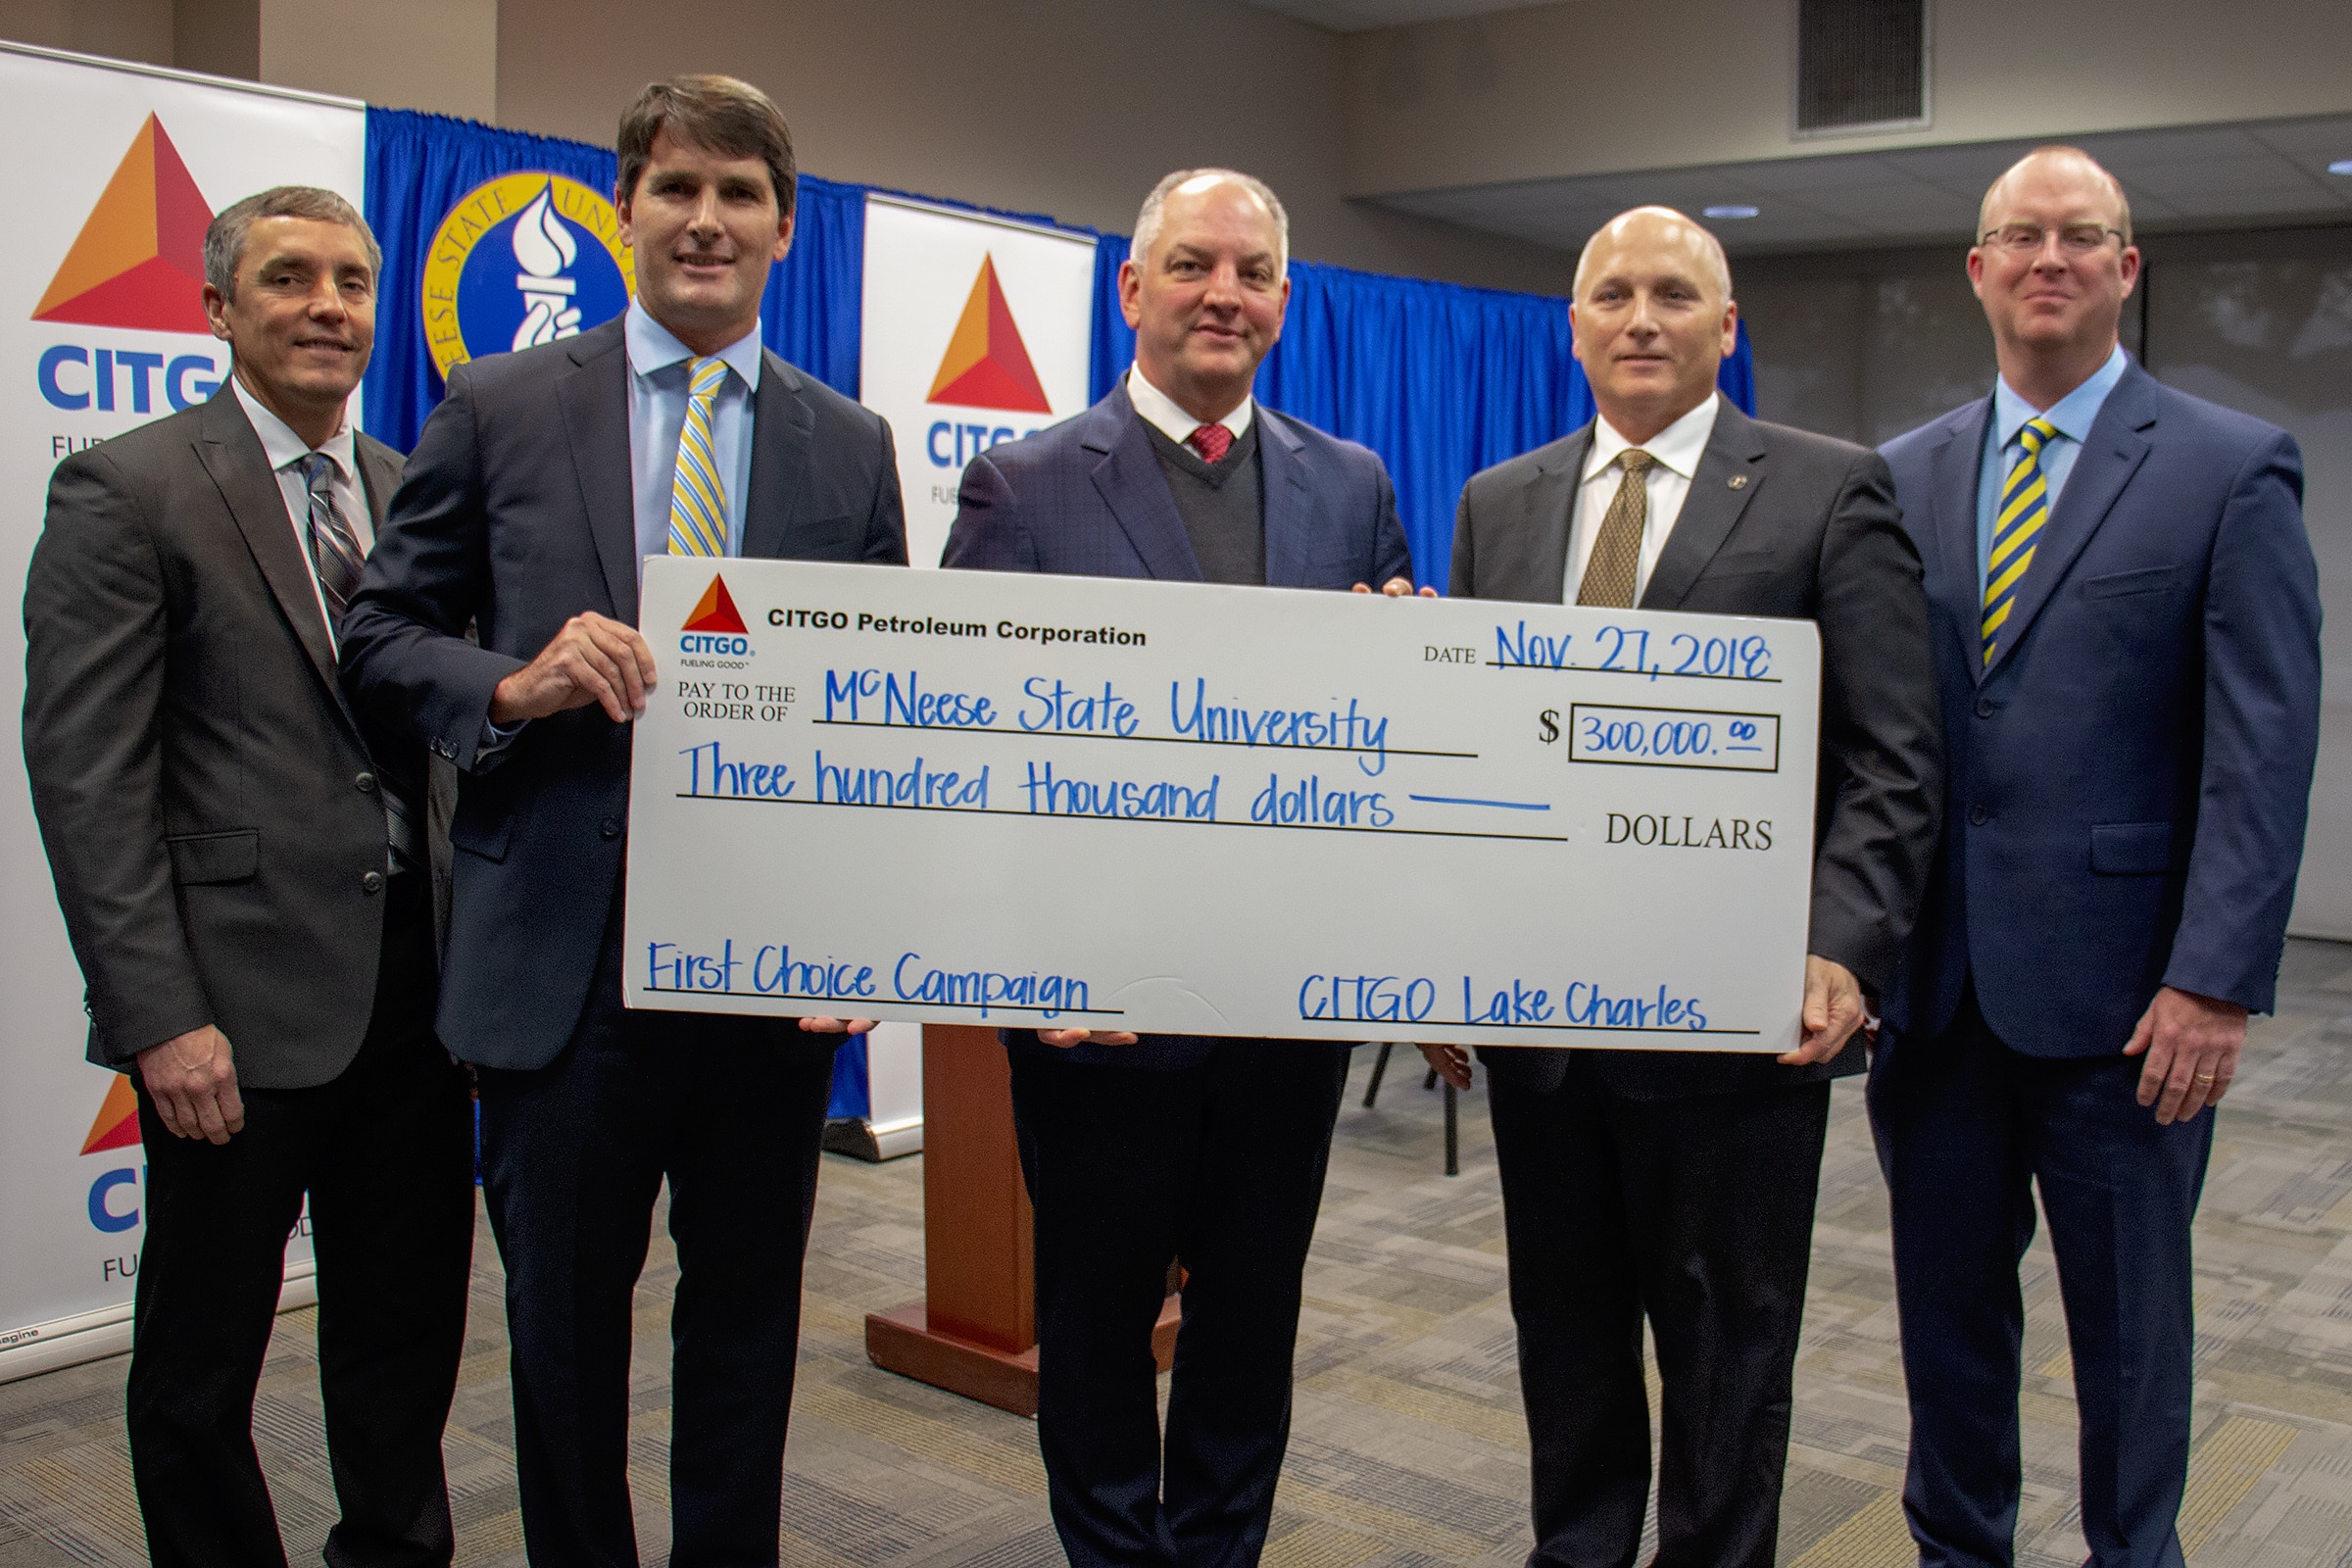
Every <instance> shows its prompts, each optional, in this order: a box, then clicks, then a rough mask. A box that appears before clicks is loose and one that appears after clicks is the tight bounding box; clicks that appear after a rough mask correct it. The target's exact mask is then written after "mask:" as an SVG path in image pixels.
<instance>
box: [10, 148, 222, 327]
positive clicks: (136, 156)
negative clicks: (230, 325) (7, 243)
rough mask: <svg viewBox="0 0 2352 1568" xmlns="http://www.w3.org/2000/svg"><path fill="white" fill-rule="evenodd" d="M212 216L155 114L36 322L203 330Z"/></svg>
mask: <svg viewBox="0 0 2352 1568" xmlns="http://www.w3.org/2000/svg"><path fill="white" fill-rule="evenodd" d="M212 221H213V210H212V208H210V207H209V206H207V205H206V204H205V200H204V193H203V192H202V191H200V190H198V189H197V188H196V181H195V180H194V179H193V178H191V177H190V176H189V174H188V166H187V165H185V164H183V163H181V162H180V161H179V151H178V149H177V148H175V147H173V146H172V138H171V137H170V136H168V135H166V134H164V126H163V123H162V122H161V121H159V120H157V119H156V118H155V116H153V115H149V116H148V117H147V123H145V124H143V125H141V126H140V127H139V133H138V134H137V135H136V136H134V137H132V138H131V141H130V151H128V152H126V153H124V154H123V162H121V163H120V164H117V165H116V166H115V174H114V177H113V178H112V179H110V180H108V181H107V182H106V189H105V190H104V191H102V192H100V193H99V196H98V205H97V206H95V207H93V208H91V209H90V216H89V217H88V218H87V219H85V220H84V221H82V225H81V232H80V233H79V234H78V235H76V236H75V237H74V240H73V249H72V250H69V251H67V252H66V259H65V261H64V262H63V263H61V264H60V265H59V267H58V269H57V275H56V276H55V277H53V278H51V279H50V280H49V289H48V292H47V293H45V294H43V295H42V296H41V303H40V304H38V305H36V306H34V307H33V309H32V319H34V320H36V321H77V322H80V323H81V324H82V325H85V326H122V327H129V328H131V329H133V330H136V331H146V332H205V331H210V330H211V327H210V325H209V324H208V323H207V322H206V320H205V316H204V230H205V227H206V225H208V224H209V223H211V222H212Z"/></svg>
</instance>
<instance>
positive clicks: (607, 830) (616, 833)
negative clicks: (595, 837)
mask: <svg viewBox="0 0 2352 1568" xmlns="http://www.w3.org/2000/svg"><path fill="white" fill-rule="evenodd" d="M596 830H597V831H598V832H599V833H602V834H603V835H604V836H605V837H607V838H609V839H616V838H618V837H620V818H619V817H617V816H608V817H606V818H605V819H604V820H603V821H602V822H599V823H597V824H596Z"/></svg>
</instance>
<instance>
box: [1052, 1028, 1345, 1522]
mask: <svg viewBox="0 0 2352 1568" xmlns="http://www.w3.org/2000/svg"><path fill="white" fill-rule="evenodd" d="M1007 1049H1008V1050H1009V1051H1010V1053H1011V1057H1012V1103H1013V1112H1014V1116H1015V1118H1016V1120H1017V1121H1018V1123H1019V1129H1020V1135H1021V1142H1022V1154H1023V1163H1024V1166H1025V1167H1026V1168H1025V1174H1026V1175H1027V1176H1028V1178H1029V1189H1030V1197H1031V1200H1032V1201H1033V1202H1034V1204H1035V1206H1036V1209H1037V1340H1038V1410H1037V1440H1038V1446H1039V1449H1040V1450H1041V1452H1042V1454H1043V1457H1044V1459H1045V1466H1046V1485H1047V1490H1048V1499H1049V1501H1050V1503H1051V1504H1052V1508H1053V1514H1054V1529H1055V1530H1056V1531H1057V1532H1058V1533H1059V1535H1060V1537H1061V1544H1062V1549H1063V1550H1064V1551H1065V1552H1067V1553H1068V1555H1069V1559H1070V1561H1071V1563H1072V1564H1074V1565H1076V1568H1109V1565H1113V1564H1116V1565H1119V1568H1135V1565H1139V1564H1171V1565H1174V1564H1181V1565H1182V1568H1250V1564H1253V1563H1255V1562H1256V1561H1257V1558H1258V1553H1259V1552H1260V1551H1262V1550H1263V1549H1264V1547H1265V1543H1266V1526H1267V1522H1268V1520H1269V1519H1270V1518H1271V1517H1272V1514H1273V1510H1274V1484H1275V1482H1276V1480H1277V1479H1279V1477H1280V1475H1281V1473H1282V1456H1283V1450H1284V1449H1285V1447H1287V1446H1288V1445H1289V1442H1290V1431H1291V1358H1292V1353H1293V1349H1294V1348H1295V1346H1296V1344H1297V1341H1298V1337H1299V1292H1300V1278H1301V1275H1302V1274H1303V1272H1304V1270H1305V1267H1306V1250H1307V1244H1308V1243H1309V1242H1310V1241H1311V1240H1312V1239H1313V1237H1314V1231H1315V1211H1316V1209H1317V1208H1318V1207H1319V1206H1320V1204H1321V1203H1322V1200H1323V1173H1324V1168H1325V1166H1326V1164H1327V1163H1328V1162H1329V1159H1330V1154H1331V1130H1332V1124H1333V1122H1334V1121H1335V1120H1336V1119H1337V1118H1338V1116H1339V1109H1340V1092H1341V1088H1342V1085H1343V1084H1344V1082H1345V1079H1346V1073H1347V1061H1348V1050H1347V1048H1346V1047H1345V1046H1335V1045H1330V1044H1326V1043H1321V1042H1311V1041H1295V1040H1276V1041H1266V1040H1224V1041H1215V1042H1211V1043H1210V1044H1209V1045H1208V1046H1207V1047H1206V1048H1205V1050H1206V1058H1207V1059H1206V1060H1205V1062H1203V1063H1202V1064H1201V1065H1197V1066H1190V1067H1178V1068H1174V1069H1171V1070H1165V1071H1161V1070H1152V1069H1144V1068H1134V1067H1125V1066H1114V1065H1101V1064H1094V1063H1086V1062H1076V1061H1069V1060H1057V1059H1054V1054H1053V1051H1054V1048H1052V1047H1050V1046H1043V1045H1040V1044H1038V1042H1037V1041H1036V1039H1035V1038H1034V1037H1032V1036H1028V1035H1026V1034H1020V1035H1013V1036H1011V1037H1010V1038H1009V1039H1008V1042H1007ZM1171 1261H1179V1262H1181V1263H1182V1264H1183V1265H1184V1267H1185V1268H1186V1270H1188V1271H1189V1277H1188V1278H1187V1279H1186V1281H1185V1286H1184V1326H1183V1327H1182V1328H1181V1329H1180V1330H1179V1331H1178V1332H1177V1336H1176V1366H1175V1376H1174V1378H1173V1380H1172V1382H1171V1385H1170V1387H1169V1391H1168V1424H1167V1437H1166V1442H1165V1446H1164V1449H1163V1446H1162V1442H1161V1437H1160V1430H1159V1410H1158V1403H1157V1375H1158V1374H1157V1372H1156V1370H1155V1368H1154V1367H1153V1365H1152V1324H1153V1322H1154V1321H1156V1319H1157V1318H1158V1315H1159V1308H1160V1303H1161V1301H1162V1300H1163V1299H1165V1297H1166V1294H1167V1280H1168V1265H1169V1263H1170V1262H1171Z"/></svg>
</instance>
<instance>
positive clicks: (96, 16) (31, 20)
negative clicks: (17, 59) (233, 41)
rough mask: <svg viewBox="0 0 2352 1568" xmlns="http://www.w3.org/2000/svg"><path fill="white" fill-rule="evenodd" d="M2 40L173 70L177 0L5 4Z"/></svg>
mask: <svg viewBox="0 0 2352 1568" xmlns="http://www.w3.org/2000/svg"><path fill="white" fill-rule="evenodd" d="M0 38H13V39H15V40H16V41H18V42H19V43H30V44H38V45H40V46H41V47H42V48H44V49H71V50H73V51H74V52H75V53H77V54H85V55H107V56H110V57H112V58H113V59H116V60H137V61H143V62H144V63H146V64H148V65H151V66H168V65H171V64H172V0H100V3H93V0H0Z"/></svg>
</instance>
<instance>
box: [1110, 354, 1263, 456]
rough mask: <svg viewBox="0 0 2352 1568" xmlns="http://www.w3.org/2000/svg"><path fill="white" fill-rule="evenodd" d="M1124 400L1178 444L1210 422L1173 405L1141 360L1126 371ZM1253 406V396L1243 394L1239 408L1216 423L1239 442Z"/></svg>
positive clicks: (1254, 401) (1181, 443) (1146, 420)
mask: <svg viewBox="0 0 2352 1568" xmlns="http://www.w3.org/2000/svg"><path fill="white" fill-rule="evenodd" d="M1127 401H1128V402H1130V403H1132V404H1134V405H1135V412H1136V413H1137V414H1139V415H1141V416H1143V417H1144V421H1145V422H1146V423H1148V424H1150V425H1151V426H1152V428H1153V429H1155V430H1157V431H1158V432H1159V433H1160V434H1161V435H1164V436H1166V437H1167V438H1168V439H1169V440H1171V441H1173V442H1175V443H1176V444H1177V445H1178V446H1182V445H1183V444H1184V443H1185V442H1186V441H1188V440H1190V439H1191V438H1192V434H1193V432H1194V431H1195V430H1198V429H1200V428H1201V426H1202V425H1203V424H1206V423H1208V422H1210V421H1208V420H1206V419H1196V418H1194V417H1192V416H1191V415H1189V414H1187V413H1185V412H1184V410H1182V409H1180V408H1178V407H1177V406H1176V400H1175V399H1174V398H1172V397H1170V396H1168V395H1167V394H1166V393H1165V392H1162V391H1161V390H1160V389H1159V388H1157V387H1155V386H1153V385H1152V383H1151V382H1150V381H1148V380H1146V379H1145V378H1144V367H1143V364H1142V362H1141V361H1138V362H1137V363H1136V364H1135V365H1134V366H1133V367H1132V368H1129V369H1128V371H1127ZM1256 407H1257V400H1256V399H1255V398H1252V397H1247V396H1245V397H1244V398H1243V399H1242V406H1241V407H1240V408H1238V409H1236V410H1234V411H1233V412H1232V413H1231V414H1228V415H1227V416H1225V417H1223V418H1222V419H1219V420H1217V421H1215V422H1216V423H1218V424H1221V425H1223V426H1224V427H1225V428H1226V429H1228V430H1231V431H1232V432H1233V436H1234V439H1235V440H1237V441H1238V440H1240V439H1241V436H1242V432H1243V431H1244V430H1247V429H1249V428H1250V415H1251V413H1252V411H1254V410H1255V409H1256Z"/></svg>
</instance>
